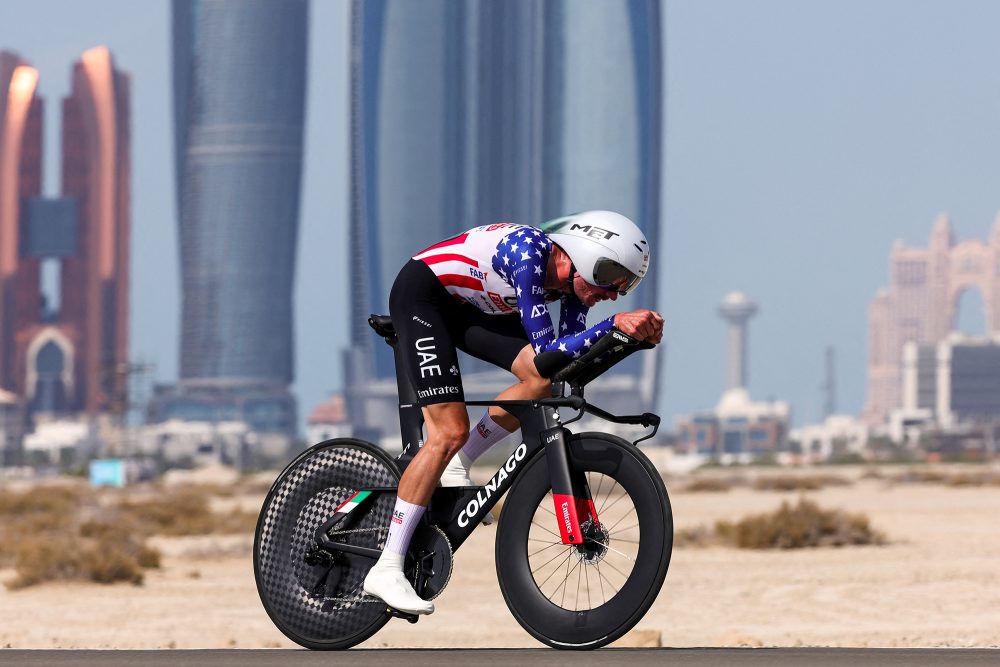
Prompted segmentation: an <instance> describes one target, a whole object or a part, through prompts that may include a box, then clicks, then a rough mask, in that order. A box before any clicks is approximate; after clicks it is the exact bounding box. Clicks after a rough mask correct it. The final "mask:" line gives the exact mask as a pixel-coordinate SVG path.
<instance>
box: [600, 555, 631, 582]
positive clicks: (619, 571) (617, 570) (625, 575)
mask: <svg viewBox="0 0 1000 667" xmlns="http://www.w3.org/2000/svg"><path fill="white" fill-rule="evenodd" d="M603 562H604V564H605V565H607V566H608V567H610V568H611V569H612V570H614V571H615V572H617V573H618V574H620V575H622V579H624V580H625V581H628V575H627V574H625V573H624V572H622V571H621V570H619V569H618V568H617V567H615V566H614V565H613V564H612V563H611V561H609V560H604V561H603Z"/></svg>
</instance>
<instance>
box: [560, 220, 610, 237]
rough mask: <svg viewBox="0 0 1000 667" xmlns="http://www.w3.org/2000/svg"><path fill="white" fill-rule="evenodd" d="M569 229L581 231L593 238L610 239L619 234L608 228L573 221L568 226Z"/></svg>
mask: <svg viewBox="0 0 1000 667" xmlns="http://www.w3.org/2000/svg"><path fill="white" fill-rule="evenodd" d="M569 230H570V231H571V232H572V231H581V232H583V233H584V234H586V235H587V236H589V237H591V238H594V239H611V238H614V237H615V236H620V234H618V233H617V232H612V231H610V230H607V229H603V228H601V227H595V226H594V225H578V224H576V223H575V222H574V223H573V224H572V225H570V226H569Z"/></svg>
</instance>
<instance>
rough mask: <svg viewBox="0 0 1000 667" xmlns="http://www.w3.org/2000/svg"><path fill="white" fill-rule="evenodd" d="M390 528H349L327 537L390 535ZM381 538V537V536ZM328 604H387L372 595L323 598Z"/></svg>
mask: <svg viewBox="0 0 1000 667" xmlns="http://www.w3.org/2000/svg"><path fill="white" fill-rule="evenodd" d="M388 532H389V529H388V528H348V529H347V530H334V531H330V532H329V533H327V534H326V535H327V537H336V536H338V535H348V534H353V533H386V534H388ZM379 537H381V535H379ZM328 602H333V603H336V604H342V603H345V602H363V603H366V604H372V603H379V604H385V602H383V601H382V600H380V599H379V598H377V597H374V596H371V595H363V596H361V597H353V598H326V597H325V598H323V604H326V603H328Z"/></svg>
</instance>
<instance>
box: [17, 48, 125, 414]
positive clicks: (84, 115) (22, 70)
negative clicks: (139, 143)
mask: <svg viewBox="0 0 1000 667" xmlns="http://www.w3.org/2000/svg"><path fill="white" fill-rule="evenodd" d="M37 79H38V74H37V72H36V71H35V70H33V69H32V68H30V67H28V66H27V65H25V64H23V63H20V62H19V61H18V59H17V58H16V57H15V56H13V55H12V54H0V84H2V85H3V90H4V93H5V98H4V100H3V107H2V108H3V114H4V131H3V139H2V151H3V157H2V161H0V289H2V297H0V302H2V303H0V307H2V316H0V322H2V324H0V382H2V387H3V388H6V389H9V390H11V391H13V392H14V393H15V394H17V395H18V396H21V397H22V398H23V399H24V400H25V401H26V402H27V403H28V406H29V408H30V409H31V410H32V411H39V412H46V413H52V414H68V413H77V412H86V413H89V414H94V413H97V412H101V411H109V410H110V411H120V410H121V409H122V408H123V404H122V400H123V399H124V389H125V388H124V384H123V383H124V377H123V376H122V375H121V374H120V373H118V372H116V371H117V369H118V368H120V366H121V365H122V364H124V363H126V361H127V354H128V265H129V228H130V210H129V209H130V201H129V197H130V187H129V183H130V168H131V167H130V164H129V151H130V147H129V144H130V131H129V126H130V118H129V116H130V111H129V97H130V82H129V77H128V76H127V75H126V74H123V73H121V72H120V71H118V70H117V69H116V68H115V66H114V62H113V59H112V57H111V53H110V52H109V51H108V49H107V48H105V47H97V48H94V49H90V50H89V51H86V52H85V53H84V54H83V56H82V57H81V59H80V60H79V62H77V63H76V64H75V65H74V67H73V76H72V90H71V93H70V95H69V97H67V98H66V99H64V100H63V128H62V156H63V160H62V196H61V197H58V198H45V197H41V196H40V193H41V162H42V154H41V136H42V104H41V101H40V100H38V99H37V98H35V96H34V91H35V85H36V82H37Z"/></svg>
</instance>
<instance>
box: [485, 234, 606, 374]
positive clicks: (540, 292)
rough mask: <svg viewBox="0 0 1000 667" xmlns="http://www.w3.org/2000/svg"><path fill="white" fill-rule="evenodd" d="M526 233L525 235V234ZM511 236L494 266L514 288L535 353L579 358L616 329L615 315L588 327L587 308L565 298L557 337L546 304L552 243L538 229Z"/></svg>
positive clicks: (502, 244)
mask: <svg viewBox="0 0 1000 667" xmlns="http://www.w3.org/2000/svg"><path fill="white" fill-rule="evenodd" d="M521 232H523V233H521ZM521 232H518V233H515V234H511V235H509V236H507V237H506V238H504V240H503V241H502V242H501V243H500V245H499V246H498V247H497V254H496V255H495V256H494V260H493V263H494V267H495V268H496V270H497V271H498V272H500V275H501V276H503V277H504V279H505V280H507V282H508V284H510V285H511V286H513V287H514V292H515V294H516V295H517V305H518V309H519V310H520V313H521V324H522V325H523V326H524V331H525V333H527V334H528V341H529V342H530V343H531V348H532V349H533V350H534V351H535V354H540V353H542V352H548V351H550V350H559V351H560V352H563V353H565V354H567V355H569V356H572V357H578V356H580V355H581V354H582V353H583V352H584V351H586V349H587V348H588V347H590V346H591V345H592V344H593V343H594V342H596V341H597V339H598V338H600V337H601V336H603V335H604V334H606V333H608V332H609V331H611V329H612V328H613V327H614V316H612V317H609V318H607V319H606V320H603V321H601V322H598V323H597V324H596V325H594V326H593V327H590V328H589V329H588V328H587V310H588V309H587V307H586V306H585V305H583V303H581V302H580V300H579V299H577V298H575V297H566V298H565V299H563V303H562V309H561V314H560V318H559V319H560V326H559V328H560V331H559V335H558V336H557V335H556V331H555V326H554V325H553V324H552V316H551V315H550V314H549V309H548V306H547V305H546V303H545V294H546V290H545V287H544V285H545V267H546V265H547V264H548V261H549V254H550V253H551V250H552V242H551V241H549V240H548V238H547V237H546V236H545V235H544V234H542V232H540V231H538V230H536V229H528V230H521Z"/></svg>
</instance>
